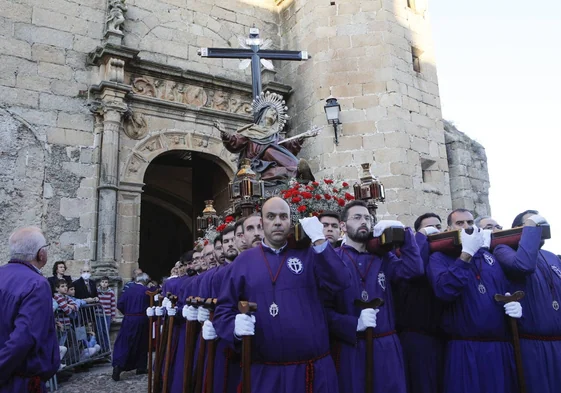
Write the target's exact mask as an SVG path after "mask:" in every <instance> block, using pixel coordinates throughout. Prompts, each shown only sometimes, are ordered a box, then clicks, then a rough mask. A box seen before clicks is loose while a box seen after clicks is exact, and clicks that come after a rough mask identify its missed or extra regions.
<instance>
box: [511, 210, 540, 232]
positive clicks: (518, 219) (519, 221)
mask: <svg viewBox="0 0 561 393" xmlns="http://www.w3.org/2000/svg"><path fill="white" fill-rule="evenodd" d="M526 214H540V213H538V211H537V210H524V211H523V212H522V213H520V214H519V215H517V216H516V217H515V218H514V221H512V227H513V228H516V227H521V226H522V225H524V223H523V222H522V218H523V217H524V216H525V215H526Z"/></svg>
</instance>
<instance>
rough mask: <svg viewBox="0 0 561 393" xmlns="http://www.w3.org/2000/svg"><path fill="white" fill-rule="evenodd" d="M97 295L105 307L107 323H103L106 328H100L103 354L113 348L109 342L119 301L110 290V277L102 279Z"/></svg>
mask: <svg viewBox="0 0 561 393" xmlns="http://www.w3.org/2000/svg"><path fill="white" fill-rule="evenodd" d="M97 294H98V297H99V302H100V303H101V306H102V307H103V313H104V314H105V316H104V317H105V321H101V322H102V323H104V324H105V326H103V324H102V326H99V328H100V330H101V331H100V333H101V334H100V335H99V336H100V339H101V348H102V349H103V352H106V351H109V349H110V348H111V343H110V341H109V327H110V326H111V320H112V319H113V318H115V314H116V310H117V300H116V297H115V292H113V290H112V289H111V288H109V277H107V276H104V277H101V280H100V281H99V288H98V289H97Z"/></svg>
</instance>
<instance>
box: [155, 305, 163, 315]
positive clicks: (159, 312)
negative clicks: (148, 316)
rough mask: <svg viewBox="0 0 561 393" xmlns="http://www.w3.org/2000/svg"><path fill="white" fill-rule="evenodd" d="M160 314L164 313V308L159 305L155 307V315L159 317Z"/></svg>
mask: <svg viewBox="0 0 561 393" xmlns="http://www.w3.org/2000/svg"><path fill="white" fill-rule="evenodd" d="M162 315H164V308H163V307H160V306H158V307H156V316H157V317H161V316H162Z"/></svg>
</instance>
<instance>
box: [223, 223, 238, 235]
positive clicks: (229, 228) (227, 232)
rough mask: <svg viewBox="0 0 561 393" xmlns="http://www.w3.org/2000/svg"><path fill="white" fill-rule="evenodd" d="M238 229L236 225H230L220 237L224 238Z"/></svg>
mask: <svg viewBox="0 0 561 393" xmlns="http://www.w3.org/2000/svg"><path fill="white" fill-rule="evenodd" d="M235 229H236V227H235V226H234V225H228V226H227V227H226V228H224V230H223V231H222V234H221V235H220V236H221V238H224V235H227V234H229V233H230V232H234V230H235Z"/></svg>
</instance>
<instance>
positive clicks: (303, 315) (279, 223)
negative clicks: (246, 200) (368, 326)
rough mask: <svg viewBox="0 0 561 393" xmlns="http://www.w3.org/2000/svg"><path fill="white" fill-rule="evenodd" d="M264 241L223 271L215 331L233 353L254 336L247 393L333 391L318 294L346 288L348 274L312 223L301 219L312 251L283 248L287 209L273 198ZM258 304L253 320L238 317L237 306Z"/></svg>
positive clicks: (334, 383) (266, 208)
mask: <svg viewBox="0 0 561 393" xmlns="http://www.w3.org/2000/svg"><path fill="white" fill-rule="evenodd" d="M262 217H263V229H264V239H263V242H262V243H261V245H260V246H259V247H254V248H251V249H249V250H246V251H245V252H243V253H242V254H240V256H238V258H237V259H236V262H235V263H234V264H232V265H231V266H230V267H229V268H227V269H228V270H227V272H226V275H225V277H224V279H223V285H222V290H221V292H220V294H219V296H218V306H217V308H216V312H215V315H214V323H213V324H214V327H215V329H216V332H217V334H218V336H219V337H221V338H222V339H223V340H227V341H229V342H230V345H231V346H232V347H234V346H236V347H238V346H239V345H240V343H241V341H240V338H241V337H242V336H247V335H251V336H253V337H252V341H253V343H252V361H253V364H252V365H251V391H252V392H254V393H263V392H269V393H304V392H306V393H319V392H321V393H337V392H338V386H337V376H336V374H335V366H334V364H333V360H332V358H331V356H329V333H328V327H327V321H326V315H325V311H324V308H323V304H322V300H321V298H320V289H321V290H323V291H327V292H328V293H334V292H337V291H341V290H344V289H346V288H347V287H348V286H349V280H350V274H349V271H348V269H347V267H346V266H345V264H344V263H343V261H341V259H340V258H339V257H338V256H337V255H336V254H335V252H334V250H333V249H332V248H331V246H330V245H329V243H328V242H326V241H325V236H324V235H323V226H322V225H321V223H320V222H319V221H318V219H317V217H311V218H306V219H304V220H301V223H302V226H303V229H304V231H305V232H306V234H307V235H308V237H310V239H311V240H312V243H313V244H314V247H309V248H306V249H298V250H296V249H289V248H287V238H288V233H289V231H290V208H289V206H288V204H287V203H286V202H285V201H284V200H283V199H281V198H278V197H274V198H271V199H269V200H268V201H267V202H265V203H264V204H263V208H262ZM242 299H245V300H249V301H252V302H255V303H257V311H256V312H255V313H254V314H253V315H251V316H250V315H244V314H239V313H238V301H239V300H242Z"/></svg>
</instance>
